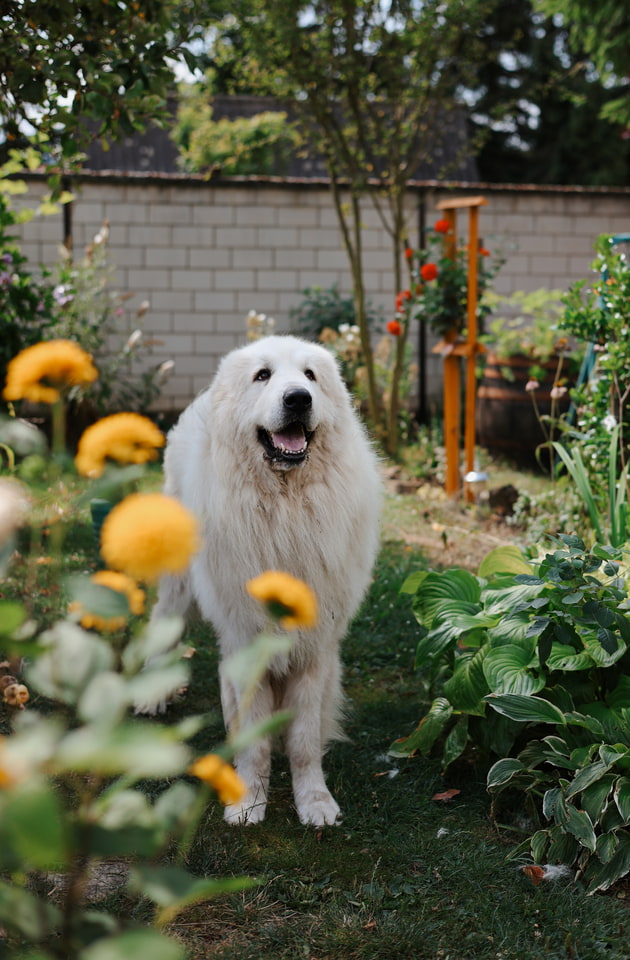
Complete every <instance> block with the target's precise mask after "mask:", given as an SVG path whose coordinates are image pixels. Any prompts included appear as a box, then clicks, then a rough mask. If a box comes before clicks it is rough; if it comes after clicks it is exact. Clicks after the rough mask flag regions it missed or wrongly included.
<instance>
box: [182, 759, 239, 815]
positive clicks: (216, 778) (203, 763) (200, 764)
mask: <svg viewBox="0 0 630 960" xmlns="http://www.w3.org/2000/svg"><path fill="white" fill-rule="evenodd" d="M188 772H189V773H191V774H192V775H193V776H194V777H198V778H199V780H203V782H204V783H207V784H208V785H209V786H210V787H212V789H213V790H216V792H217V794H218V797H219V800H220V801H221V803H223V804H227V803H238V801H239V800H241V799H242V797H244V796H245V794H246V793H247V787H246V786H245V784H244V783H243V781H242V780H241V778H240V777H239V775H238V773H237V772H236V770H235V769H234V767H233V766H231V764H229V763H226V762H225V760H223V759H222V758H221V757H220V756H219V755H218V754H217V753H207V754H206V756H205V757H200V758H199V760H196V761H195V763H193V765H192V767H190V768H189V770H188Z"/></svg>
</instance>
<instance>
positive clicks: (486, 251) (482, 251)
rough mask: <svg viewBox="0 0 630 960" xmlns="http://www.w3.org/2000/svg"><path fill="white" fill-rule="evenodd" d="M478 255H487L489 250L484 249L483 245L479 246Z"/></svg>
mask: <svg viewBox="0 0 630 960" xmlns="http://www.w3.org/2000/svg"><path fill="white" fill-rule="evenodd" d="M479 256H480V257H489V256H490V251H489V250H486V248H485V247H479Z"/></svg>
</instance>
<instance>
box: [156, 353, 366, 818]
mask: <svg viewBox="0 0 630 960" xmlns="http://www.w3.org/2000/svg"><path fill="white" fill-rule="evenodd" d="M165 475H166V483H165V492H166V493H168V494H170V495H172V496H175V497H177V498H178V499H179V500H181V502H182V503H184V504H185V505H186V506H187V507H188V508H189V509H190V510H191V511H192V512H193V513H194V514H196V516H197V517H198V519H199V520H200V522H201V527H202V539H203V547H202V549H201V551H200V552H199V553H198V554H197V556H196V557H195V558H194V559H193V561H192V563H191V566H190V569H189V571H188V574H187V575H186V576H185V577H165V578H163V579H162V581H161V582H160V587H159V593H158V602H157V606H156V610H155V611H154V615H157V616H162V615H168V614H172V613H181V614H183V613H185V611H186V609H187V607H188V605H189V602H190V601H191V599H194V600H195V601H196V603H197V605H198V607H199V610H200V612H201V614H202V616H203V617H204V619H207V620H208V621H210V623H211V624H212V625H213V627H214V629H215V631H216V633H217V635H218V638H219V643H220V650H221V657H222V660H225V658H227V657H228V656H229V655H230V654H232V653H234V652H235V651H236V650H239V649H241V648H243V647H246V646H247V645H248V644H249V643H250V642H251V641H252V640H253V639H254V638H255V637H256V636H257V635H258V634H259V633H260V632H261V630H262V629H263V627H264V626H265V612H264V610H263V609H262V607H261V605H260V604H259V603H257V602H256V601H255V600H253V599H252V598H251V597H250V596H249V595H248V594H247V592H246V590H245V584H246V582H247V581H248V580H249V579H250V578H252V577H255V576H257V575H259V574H260V573H262V572H264V571H265V570H279V571H285V572H288V573H290V574H292V575H293V576H295V577H298V578H300V579H301V580H303V581H304V582H305V583H307V584H308V585H309V586H310V587H311V589H312V590H313V591H314V593H315V594H316V596H317V599H318V604H319V622H318V625H317V626H316V627H314V628H312V629H310V630H303V631H297V635H296V637H295V642H294V644H293V646H292V648H291V652H290V654H289V655H288V656H283V657H278V658H277V660H276V661H273V662H272V664H271V667H270V669H269V671H268V674H267V676H266V677H265V678H264V680H263V682H262V683H261V684H260V685H259V687H258V689H257V692H256V694H255V697H254V700H253V703H252V704H251V707H250V709H249V715H248V720H249V722H252V723H253V722H257V721H260V720H261V719H262V718H264V717H265V716H267V715H269V714H271V713H272V712H273V711H274V710H275V709H287V710H289V711H291V714H292V720H291V721H290V723H289V725H288V727H287V729H286V731H285V744H286V750H287V754H288V757H289V760H290V765H291V775H292V782H293V791H294V796H295V803H296V806H297V810H298V814H299V817H300V820H301V821H302V823H306V824H313V825H317V826H319V825H323V824H330V823H335V821H336V820H337V819H338V817H339V807H338V806H337V803H336V802H335V800H334V799H333V797H332V796H331V794H330V792H329V790H328V788H327V786H326V782H325V780H324V775H323V772H322V756H323V752H324V749H325V745H326V742H327V741H328V740H330V739H332V738H335V737H336V736H337V737H338V736H339V728H338V720H339V714H340V707H341V699H342V697H341V679H340V674H341V668H340V655H339V643H340V641H341V639H342V638H343V636H344V634H345V633H346V630H347V627H348V623H349V621H350V619H351V618H352V616H353V615H354V613H355V612H356V611H357V609H358V607H359V604H360V603H361V600H362V598H363V595H364V593H365V590H366V588H367V586H368V584H369V582H370V578H371V571H372V566H373V563H374V559H375V556H376V552H377V547H378V515H379V506H380V480H379V473H378V465H377V459H376V457H375V454H374V452H373V450H372V448H371V446H370V444H369V442H368V440H367V438H366V435H365V432H364V430H363V427H362V425H361V423H360V421H359V419H358V417H357V416H356V414H355V412H354V409H353V406H352V403H351V399H350V396H349V394H348V392H347V390H346V387H345V385H344V383H343V381H342V380H341V377H340V375H339V371H338V369H337V366H336V363H335V361H334V360H333V358H332V356H331V355H330V353H329V352H328V351H327V350H325V349H324V348H323V347H320V346H317V345H315V344H313V343H308V342H306V341H303V340H299V339H297V338H295V337H291V336H273V337H267V338H265V339H263V340H258V341H256V342H253V343H250V344H248V345H247V346H245V347H242V348H240V349H238V350H234V351H233V352H232V353H230V354H228V355H227V356H226V357H224V359H223V360H222V362H221V364H220V366H219V370H218V372H217V374H216V377H215V379H214V381H213V382H212V384H211V386H210V388H209V389H208V390H207V391H205V392H204V393H202V394H201V395H200V396H199V397H198V398H197V399H196V400H195V401H194V402H193V403H192V404H191V405H190V406H189V407H188V408H187V409H186V410H185V411H184V413H183V414H182V416H181V418H180V420H179V422H178V423H177V425H176V426H175V427H174V428H173V430H172V431H171V433H170V435H169V440H168V445H167V450H166V456H165ZM221 701H222V706H223V715H224V720H225V723H226V726H227V728H228V729H230V725H231V724H232V722H233V720H234V718H235V716H236V714H237V711H238V691H237V689H236V688H235V686H234V685H233V683H231V682H230V680H229V679H228V678H227V677H226V676H225V675H221ZM270 763H271V742H270V739H269V738H266V739H263V740H261V741H258V742H256V744H255V745H254V746H253V747H250V748H248V749H246V750H245V751H244V752H243V753H242V754H241V755H240V756H239V757H238V758H237V761H236V766H237V770H238V772H239V774H240V776H241V777H242V778H243V780H244V781H245V783H246V784H247V787H248V793H247V795H246V796H245V798H244V799H243V801H242V802H241V803H239V804H234V805H232V806H228V807H227V808H226V812H225V816H226V819H227V820H228V821H230V822H248V823H256V822H258V821H260V820H262V819H263V817H264V815H265V807H266V802H267V790H268V784H269V770H270Z"/></svg>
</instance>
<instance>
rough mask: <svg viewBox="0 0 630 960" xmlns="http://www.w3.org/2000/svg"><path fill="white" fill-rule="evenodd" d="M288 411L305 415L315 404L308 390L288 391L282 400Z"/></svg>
mask: <svg viewBox="0 0 630 960" xmlns="http://www.w3.org/2000/svg"><path fill="white" fill-rule="evenodd" d="M282 399H283V401H284V405H285V407H286V408H287V410H290V411H291V413H305V412H306V411H307V410H308V408H309V407H310V405H311V403H312V402H313V398H312V397H311V395H310V393H309V392H308V390H305V389H304V387H295V388H294V389H293V390H287V392H286V393H285V395H284V397H283V398H282Z"/></svg>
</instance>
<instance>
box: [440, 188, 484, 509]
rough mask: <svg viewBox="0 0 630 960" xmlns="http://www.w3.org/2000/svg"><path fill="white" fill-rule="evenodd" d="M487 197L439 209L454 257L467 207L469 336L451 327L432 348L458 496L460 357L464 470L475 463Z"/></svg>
mask: <svg viewBox="0 0 630 960" xmlns="http://www.w3.org/2000/svg"><path fill="white" fill-rule="evenodd" d="M487 202H488V201H487V200H486V198H485V197H461V198H458V199H452V200H442V201H441V202H440V203H438V204H437V209H438V210H439V211H440V212H441V213H443V215H444V219H445V220H448V223H449V230H448V233H447V234H445V238H444V240H445V254H446V256H447V257H450V258H451V259H452V260H455V258H456V257H457V211H458V210H468V298H467V308H466V329H467V335H466V339H465V340H464V339H462V338H461V337H460V336H459V335H458V332H457V330H456V329H455V328H453V329H452V330H449V331H447V332H446V334H445V335H444V338H443V339H442V340H441V341H440V342H439V343H438V344H437V345H436V346H435V347H434V348H433V352H434V353H440V354H441V355H442V357H443V358H444V445H445V447H446V483H445V489H446V492H447V494H448V495H449V496H452V497H454V496H456V495H457V494H458V493H459V491H460V488H461V472H460V421H461V410H460V390H461V358H462V357H463V358H464V359H465V361H466V363H465V367H466V386H465V395H464V397H465V402H464V458H465V472H466V473H469V472H470V471H472V470H473V469H474V466H475V406H476V397H477V378H476V362H477V354H479V353H483V351H484V349H485V348H484V347H483V345H482V344H480V343H479V341H478V332H479V331H478V328H477V299H478V250H479V207H483V206H485V205H486V204H487ZM466 497H467V499H468V500H470V501H472V500H474V494H473V492H472V490H470V489H468V488H467V489H466Z"/></svg>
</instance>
